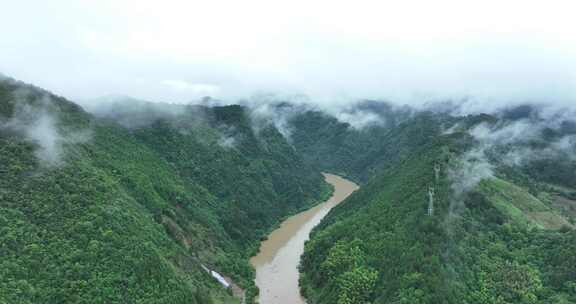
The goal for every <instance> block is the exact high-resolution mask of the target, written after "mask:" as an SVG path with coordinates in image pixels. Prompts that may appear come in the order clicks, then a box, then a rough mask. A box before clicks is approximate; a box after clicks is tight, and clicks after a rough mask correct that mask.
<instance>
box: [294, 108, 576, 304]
mask: <svg viewBox="0 0 576 304" xmlns="http://www.w3.org/2000/svg"><path fill="white" fill-rule="evenodd" d="M423 117H426V118H427V119H423V118H422V117H418V116H415V117H414V118H413V119H410V120H408V121H406V122H404V123H401V124H399V125H398V126H396V127H393V128H391V129H390V130H389V131H388V134H390V135H389V136H386V137H384V138H385V139H384V140H382V141H381V142H379V143H378V144H379V145H380V146H382V147H390V148H388V149H393V151H397V152H396V153H395V155H394V157H390V156H389V155H387V154H385V153H384V154H380V155H382V156H383V158H382V160H383V162H385V164H384V165H381V166H376V165H372V166H373V167H369V168H368V169H364V171H362V169H358V170H360V171H356V172H361V173H360V174H359V175H358V174H357V173H356V176H362V175H363V174H366V172H369V170H371V169H372V170H373V169H377V171H378V172H379V173H376V174H374V175H373V177H371V178H368V181H367V182H365V183H364V184H363V185H362V187H361V188H360V190H359V191H357V192H356V193H354V194H353V195H352V196H350V197H349V198H348V199H347V200H346V201H344V202H343V203H342V204H340V205H339V206H338V207H336V208H335V209H334V210H333V211H332V212H330V213H329V214H328V216H327V217H326V218H325V219H324V220H323V221H322V223H321V224H320V225H319V227H317V228H316V229H315V231H314V232H313V235H312V237H311V240H310V241H309V242H308V243H307V244H306V250H305V254H304V256H303V260H302V263H301V271H302V278H301V286H302V290H303V293H304V294H305V295H306V296H307V298H308V299H309V303H312V304H322V303H338V304H342V303H572V302H574V301H576V289H574V286H576V263H574V258H575V257H576V255H575V254H574V252H573V251H572V250H573V248H574V244H573V243H571V242H573V240H574V239H575V237H576V231H574V230H572V229H571V227H572V225H571V224H570V221H571V217H570V212H569V211H570V209H566V210H563V209H560V208H559V201H558V197H559V195H564V193H570V190H566V189H564V188H559V186H554V187H550V186H549V185H548V184H547V183H548V182H549V179H545V178H539V176H538V175H533V174H530V171H529V168H530V166H531V165H532V164H528V165H527V167H510V166H505V165H504V164H500V163H499V162H498V157H502V156H501V154H497V153H495V151H491V152H494V153H487V156H486V158H490V157H492V158H493V159H495V160H496V161H495V162H494V163H493V166H492V170H493V173H492V174H493V176H492V177H490V176H486V178H484V179H478V184H477V185H476V186H474V184H471V185H472V188H470V189H467V190H466V191H464V192H462V190H461V189H458V190H457V189H456V188H455V187H457V186H458V185H466V184H467V183H468V182H469V181H465V180H461V179H465V178H468V177H473V176H474V174H477V172H475V170H477V169H476V168H475V166H476V165H478V164H476V163H474V162H483V161H486V160H482V159H478V160H470V159H468V158H466V157H464V156H465V155H467V153H468V151H470V150H471V149H473V148H474V147H475V145H476V144H475V142H474V140H473V139H472V138H471V137H470V136H469V135H467V130H468V129H470V128H471V127H473V126H475V125H477V124H478V123H481V122H485V121H492V122H493V121H496V120H497V118H494V117H489V116H485V115H480V116H469V117H463V118H451V119H449V120H446V119H445V117H443V116H442V115H436V114H429V115H428V116H423ZM454 119H456V120H454ZM455 122H457V123H458V124H459V125H460V126H461V127H460V130H459V131H456V132H455V133H447V132H441V131H439V130H441V126H442V125H451V124H453V123H455ZM422 129H426V130H437V131H436V132H434V131H431V132H430V133H428V134H430V135H429V136H427V137H418V136H416V134H418V130H422ZM345 132H347V131H345ZM358 132H362V131H358ZM369 132H374V131H373V130H372V131H369ZM328 133H329V132H328ZM337 134H342V132H340V133H337ZM359 137H361V136H356V138H359ZM309 147H311V148H312V149H314V148H315V147H314V146H309ZM392 147H393V148H392ZM358 149H359V150H360V151H361V150H362V149H361V148H358ZM398 151H399V152H398ZM318 153H319V155H320V156H319V157H320V158H322V157H326V158H330V157H331V156H330V155H328V154H325V155H324V154H321V153H322V151H321V150H319V151H318ZM360 155H362V154H360ZM360 157H362V156H360ZM372 159H374V158H372ZM374 164H376V162H375V163H374ZM333 165H334V166H335V167H336V169H335V170H336V172H342V171H344V172H354V171H350V167H347V166H345V165H344V166H342V167H339V165H338V163H337V162H336V163H334V164H333ZM357 168H360V167H357ZM435 168H439V169H440V170H439V174H438V177H436V172H435ZM362 172H364V173H362ZM456 172H459V173H456ZM369 175H370V174H367V175H365V176H369ZM563 184H565V183H563ZM431 187H433V197H434V213H433V215H432V216H430V215H428V210H427V208H428V204H429V200H430V194H429V191H430V190H431ZM558 189H563V190H558ZM563 199H564V200H569V199H568V198H563Z"/></svg>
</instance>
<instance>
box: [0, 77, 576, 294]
mask: <svg viewBox="0 0 576 304" xmlns="http://www.w3.org/2000/svg"><path fill="white" fill-rule="evenodd" d="M1 85H2V86H1V88H2V89H1V90H0V92H1V99H0V113H1V119H0V140H1V141H2V144H1V145H0V147H1V150H2V153H1V154H0V155H1V158H2V159H1V162H0V164H1V167H0V174H2V178H1V181H2V182H1V187H0V189H1V192H0V195H1V197H0V198H1V200H0V201H1V202H2V206H0V207H1V211H2V217H1V220H2V229H3V233H2V238H1V239H0V241H1V242H2V248H3V251H2V262H1V263H2V267H1V269H2V282H1V285H0V287H1V288H2V293H0V294H1V295H2V298H0V299H1V300H2V301H5V302H7V303H38V302H49V303H58V302H73V303H100V302H110V301H112V302H113V301H123V302H127V303H132V302H133V303H136V302H142V301H143V302H150V303H180V302H182V303H190V302H192V303H194V302H196V303H212V302H213V303H233V302H235V301H240V299H239V298H235V297H233V296H231V295H230V294H228V293H227V292H226V291H225V290H224V289H223V288H222V287H220V285H219V284H218V282H217V281H215V280H214V279H213V278H211V277H210V276H209V275H208V274H207V273H206V272H205V271H204V270H203V268H204V267H208V268H209V269H216V270H217V271H218V272H220V273H223V274H224V275H226V276H229V277H231V278H233V280H234V281H235V283H236V284H238V285H239V286H240V287H241V288H243V290H244V292H245V293H244V297H245V300H246V301H248V302H251V301H253V300H254V296H255V295H256V294H257V289H256V288H255V286H254V282H253V275H254V274H253V270H252V269H251V267H250V266H249V264H248V258H249V257H250V256H251V255H252V254H254V253H255V250H256V249H257V245H258V240H259V238H261V237H263V236H264V235H265V234H266V233H267V232H268V231H270V229H271V228H273V227H274V225H276V224H277V223H278V221H279V220H280V219H282V218H284V217H285V216H287V215H290V214H293V213H294V212H296V211H298V210H302V209H303V208H308V207H309V206H311V205H313V204H315V203H317V202H319V201H320V200H322V199H323V198H325V197H326V196H327V195H328V194H329V188H328V187H327V186H326V184H325V183H324V182H323V181H322V179H321V175H320V172H332V173H336V174H339V175H341V176H344V177H347V178H349V179H351V180H353V181H356V182H358V183H360V185H361V188H360V190H358V191H357V192H356V193H354V194H353V195H352V196H351V197H350V198H349V199H347V200H345V201H344V202H343V203H342V204H341V205H339V206H337V207H336V208H335V209H334V210H333V211H332V212H330V213H329V214H328V216H327V217H326V218H325V220H323V221H322V223H321V224H320V226H319V227H317V228H316V229H315V230H314V232H313V235H312V237H311V241H310V242H308V243H307V245H306V250H305V253H304V256H303V259H302V264H301V268H300V269H301V271H302V275H301V282H300V284H301V287H302V290H303V293H304V295H305V296H306V297H307V298H308V299H309V301H310V302H311V303H365V302H367V301H368V302H373V303H439V302H443V303H462V301H465V302H467V303H562V301H568V302H569V301H573V300H574V299H575V295H576V293H575V292H574V289H573V285H574V282H576V269H574V265H576V263H574V257H575V255H574V253H573V252H574V248H573V246H574V244H575V243H574V242H573V240H574V237H575V235H576V234H575V233H574V231H575V230H574V225H575V222H574V220H575V216H576V213H575V210H576V209H575V208H576V201H575V199H576V196H575V193H576V184H575V181H576V176H575V174H576V173H575V172H576V159H575V155H576V153H575V152H576V121H575V120H574V116H573V115H572V113H573V112H570V111H571V110H570V109H569V108H557V107H553V106H543V105H523V106H518V107H508V108H506V109H504V110H499V111H496V112H494V113H491V114H486V113H483V114H474V115H472V114H469V115H465V116H461V115H458V114H457V113H461V111H462V110H461V109H462V107H461V106H460V105H461V104H459V103H443V104H438V105H429V106H427V107H426V108H412V107H407V106H403V107H399V106H395V105H391V104H388V103H385V102H381V101H368V100H365V101H358V102H357V103H355V104H354V105H351V104H350V105H347V106H346V107H343V108H335V109H338V111H334V110H333V111H332V112H330V111H325V110H323V109H322V108H320V107H318V106H313V105H310V104H308V103H296V104H294V103H290V102H280V101H278V100H273V101H265V102H264V101H262V100H255V101H252V102H250V101H246V102H244V105H243V106H239V105H229V106H211V105H178V104H166V103H153V102H146V101H139V100H136V99H127V98H120V99H119V98H115V99H114V100H111V101H110V102H108V103H100V106H98V107H94V108H92V109H91V110H92V111H93V112H92V113H89V112H86V111H85V110H84V109H83V108H82V107H80V106H78V105H77V104H75V103H73V102H70V101H68V100H66V99H64V98H62V97H58V96H56V95H53V94H52V93H50V92H48V91H45V90H42V89H40V88H37V87H34V86H31V85H27V84H24V83H22V82H18V81H15V80H12V79H3V80H2V81H1ZM208 101H209V100H207V102H208ZM208 103H210V102H208ZM39 265H43V266H42V267H41V268H39V267H40V266H39ZM558 301H560V302H558Z"/></svg>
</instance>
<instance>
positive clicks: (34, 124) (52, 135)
mask: <svg viewBox="0 0 576 304" xmlns="http://www.w3.org/2000/svg"><path fill="white" fill-rule="evenodd" d="M26 94H27V93H26V92H24V91H23V90H20V91H18V92H16V93H15V94H14V96H15V100H14V104H15V105H16V107H15V111H14V115H13V116H12V117H11V118H9V119H5V120H4V121H0V129H3V130H6V131H8V132H11V133H14V134H16V135H18V136H22V137H23V138H24V140H26V141H28V142H30V143H32V144H34V145H35V146H36V149H35V150H34V154H35V155H36V157H37V159H38V160H39V163H40V165H42V166H45V167H55V166H59V165H61V164H63V161H64V156H65V146H66V145H67V144H75V143H82V142H87V141H88V140H89V139H90V137H91V133H90V132H89V131H87V130H84V131H73V132H68V133H66V134H64V133H63V132H62V130H61V128H60V127H59V124H58V117H57V115H55V114H54V113H53V112H52V111H50V109H49V107H50V105H51V103H52V101H51V100H50V98H49V97H47V96H43V97H41V98H40V99H39V102H38V104H37V105H34V106H32V105H30V104H28V103H26V102H25V101H24V100H19V99H20V98H24V96H25V95H26Z"/></svg>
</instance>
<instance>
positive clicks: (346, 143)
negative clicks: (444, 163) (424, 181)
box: [290, 107, 448, 182]
mask: <svg viewBox="0 0 576 304" xmlns="http://www.w3.org/2000/svg"><path fill="white" fill-rule="evenodd" d="M380 110H381V111H380V112H379V113H380V115H382V116H383V117H381V118H379V119H382V120H383V121H384V122H383V123H381V124H377V125H368V126H366V127H365V128H361V129H358V128H354V127H353V126H352V125H350V124H349V123H346V122H342V121H340V120H338V119H336V118H335V117H333V116H330V115H328V114H326V113H323V112H318V111H307V112H305V113H302V114H301V115H296V116H294V117H293V119H291V120H290V123H291V124H292V126H293V130H294V131H293V134H292V141H293V143H294V147H295V149H296V150H297V151H298V152H299V153H300V154H301V155H302V157H303V159H304V160H305V161H306V162H307V163H309V164H310V165H313V166H317V167H319V168H321V169H322V170H326V171H329V172H334V173H338V174H340V175H343V176H346V177H348V178H351V179H352V180H354V181H357V182H366V181H368V180H369V178H370V177H372V176H373V175H375V174H377V173H378V172H380V171H381V170H384V169H386V167H387V166H389V165H390V164H391V163H394V162H396V161H398V160H399V159H401V158H403V157H405V156H406V155H407V154H409V153H410V151H412V150H414V149H416V148H418V147H419V146H421V145H422V144H425V143H426V142H427V141H428V140H429V139H430V137H433V136H435V135H436V134H438V133H439V132H440V130H441V128H442V124H440V123H438V121H439V119H442V120H447V119H448V118H446V117H442V116H437V115H432V113H418V114H413V113H411V112H408V111H406V110H403V111H397V110H394V109H393V108H389V107H384V108H383V109H380ZM382 112H384V113H382ZM411 115H415V117H412V118H410V120H408V119H409V117H410V116H411ZM412 123H415V125H416V126H418V127H417V128H416V127H412V126H411V125H410V124H412ZM392 143H394V144H392Z"/></svg>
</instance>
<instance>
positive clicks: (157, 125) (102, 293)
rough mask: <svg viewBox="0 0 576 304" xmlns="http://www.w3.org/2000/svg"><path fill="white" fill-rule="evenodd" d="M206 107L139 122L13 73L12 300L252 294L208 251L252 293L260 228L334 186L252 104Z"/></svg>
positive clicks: (221, 299)
mask: <svg viewBox="0 0 576 304" xmlns="http://www.w3.org/2000/svg"><path fill="white" fill-rule="evenodd" d="M165 107H169V106H165ZM198 111H199V110H198V109H189V108H184V109H180V108H178V109H177V111H176V114H174V115H172V116H163V115H160V116H159V117H154V118H153V119H151V120H148V121H146V120H144V121H141V122H142V124H140V125H138V126H137V127H134V128H129V127H126V126H125V125H123V124H121V123H120V122H121V121H120V120H118V119H112V118H95V117H93V116H92V115H90V114H88V113H86V112H85V111H83V110H82V108H80V107H79V106H77V105H75V104H74V103H72V102H69V101H67V100H65V99H63V98H61V97H58V96H55V95H53V94H51V93H49V92H46V91H43V90H41V89H38V88H36V87H32V86H29V85H26V84H23V83H19V82H16V81H13V80H4V81H2V82H0V122H1V123H0V126H1V128H0V230H1V231H0V303H10V304H12V303H187V304H189V303H236V302H239V299H233V298H232V297H231V295H230V294H229V293H228V291H226V290H225V289H223V288H222V287H220V285H219V284H218V283H217V282H216V281H215V280H214V279H212V278H211V277H210V276H209V275H208V274H207V273H206V272H205V271H204V270H203V269H202V267H201V264H204V265H206V266H208V267H210V268H212V269H215V270H217V271H219V272H221V273H224V274H226V275H228V276H231V277H232V278H233V279H234V280H235V281H236V282H237V283H238V284H240V285H241V286H243V287H244V288H245V289H246V290H247V296H248V300H249V301H250V300H251V298H252V296H253V295H254V293H255V287H254V285H253V283H252V277H253V273H252V272H253V270H252V269H251V267H250V266H249V264H248V261H247V260H248V257H249V256H250V254H251V253H252V252H253V251H254V250H255V248H256V246H257V244H258V240H259V238H260V237H262V236H263V234H264V233H265V232H267V231H268V230H269V229H271V227H273V226H274V225H275V224H276V223H278V221H279V220H280V219H281V218H283V217H284V216H286V215H288V214H290V213H293V212H295V211H296V210H299V209H302V208H305V207H307V206H310V205H311V204H313V203H315V202H316V201H318V200H319V199H320V198H321V197H322V196H323V195H325V193H326V191H327V187H326V186H325V184H324V182H323V180H322V177H321V175H320V173H319V172H317V171H314V170H312V169H310V168H309V167H307V166H305V165H304V164H303V163H302V162H301V160H300V158H299V157H298V156H297V155H296V154H295V153H294V150H293V149H292V148H291V147H290V146H289V145H288V144H287V143H286V141H285V140H284V139H283V137H282V136H281V135H280V134H279V133H278V132H277V131H276V130H275V129H274V128H272V127H270V128H268V129H266V130H264V131H262V132H260V133H259V134H257V135H256V134H255V133H254V131H253V130H252V129H251V128H250V127H249V126H248V125H247V122H248V118H247V114H246V112H245V110H244V109H243V108H241V107H238V106H230V107H219V108H204V109H202V111H203V112H205V113H206V119H204V120H202V121H200V122H199V121H198V120H197V119H196V116H195V115H192V114H193V113H196V112H198ZM222 130H232V131H222ZM225 132H228V133H225ZM225 136H226V137H231V136H233V137H234V138H235V141H236V145H234V146H230V145H223V144H221V143H220V140H221V139H222V138H224V137H225Z"/></svg>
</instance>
